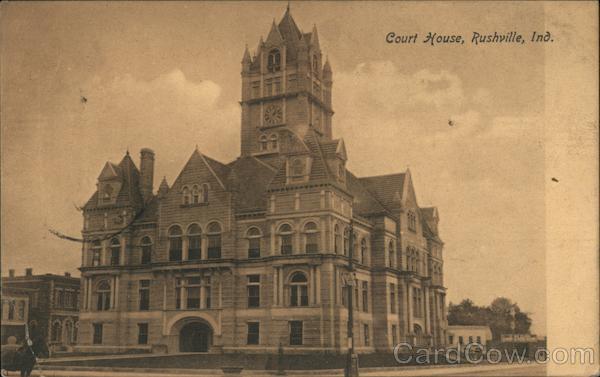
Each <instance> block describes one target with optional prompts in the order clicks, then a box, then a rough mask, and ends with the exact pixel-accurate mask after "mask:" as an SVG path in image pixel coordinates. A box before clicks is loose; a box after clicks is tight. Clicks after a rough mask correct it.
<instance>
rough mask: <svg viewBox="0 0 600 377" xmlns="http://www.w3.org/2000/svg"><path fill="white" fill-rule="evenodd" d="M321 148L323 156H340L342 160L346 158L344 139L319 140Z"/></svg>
mask: <svg viewBox="0 0 600 377" xmlns="http://www.w3.org/2000/svg"><path fill="white" fill-rule="evenodd" d="M321 149H322V150H323V154H324V156H325V158H328V159H329V158H335V157H340V158H341V159H342V160H344V161H346V160H348V154H347V153H346V145H345V143H344V139H335V140H328V141H325V142H321Z"/></svg>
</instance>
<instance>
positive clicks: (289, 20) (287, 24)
mask: <svg viewBox="0 0 600 377" xmlns="http://www.w3.org/2000/svg"><path fill="white" fill-rule="evenodd" d="M278 28H279V32H280V33H281V35H282V36H283V39H285V40H286V41H289V42H293V41H298V40H299V39H300V38H302V32H301V31H300V29H299V28H298V25H296V21H294V18H293V17H292V14H291V12H290V8H287V9H286V11H285V14H284V15H283V18H282V19H281V21H280V22H279V26H278Z"/></svg>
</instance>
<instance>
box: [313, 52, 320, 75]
mask: <svg viewBox="0 0 600 377" xmlns="http://www.w3.org/2000/svg"><path fill="white" fill-rule="evenodd" d="M312 60H313V72H314V73H315V74H317V73H318V72H319V58H318V57H317V55H315V56H313V59H312Z"/></svg>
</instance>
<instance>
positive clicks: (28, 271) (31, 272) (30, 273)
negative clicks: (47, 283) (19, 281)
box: [25, 267, 33, 276]
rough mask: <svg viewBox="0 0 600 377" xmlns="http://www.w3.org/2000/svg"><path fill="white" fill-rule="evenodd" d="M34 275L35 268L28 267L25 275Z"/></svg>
mask: <svg viewBox="0 0 600 377" xmlns="http://www.w3.org/2000/svg"><path fill="white" fill-rule="evenodd" d="M32 275H33V268H31V267H30V268H26V269H25V276H32Z"/></svg>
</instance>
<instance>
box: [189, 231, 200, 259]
mask: <svg viewBox="0 0 600 377" xmlns="http://www.w3.org/2000/svg"><path fill="white" fill-rule="evenodd" d="M201 249H202V229H200V226H199V225H198V224H192V225H190V226H189V227H188V259H189V260H198V259H200V258H201V253H202V252H201Z"/></svg>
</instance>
